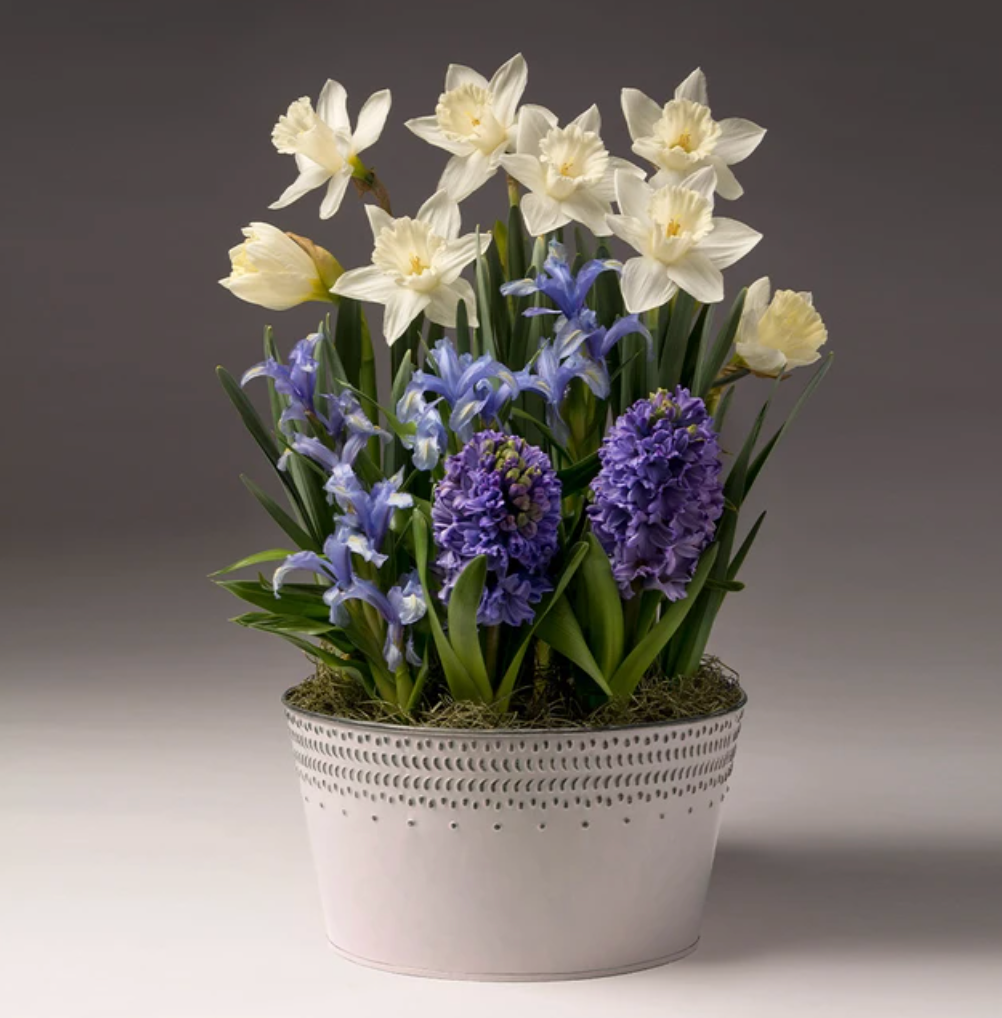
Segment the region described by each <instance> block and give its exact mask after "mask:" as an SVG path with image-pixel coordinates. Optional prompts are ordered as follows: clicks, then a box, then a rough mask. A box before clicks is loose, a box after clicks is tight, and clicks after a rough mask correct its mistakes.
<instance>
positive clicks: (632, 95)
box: [620, 88, 661, 141]
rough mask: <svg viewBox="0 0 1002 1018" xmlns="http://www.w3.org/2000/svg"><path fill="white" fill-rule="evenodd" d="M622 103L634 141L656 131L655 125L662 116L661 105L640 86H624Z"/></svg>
mask: <svg viewBox="0 0 1002 1018" xmlns="http://www.w3.org/2000/svg"><path fill="white" fill-rule="evenodd" d="M620 103H621V105H622V107H623V116H624V118H625V119H626V127H627V130H629V132H630V138H631V139H632V140H633V141H636V140H637V139H638V138H643V137H647V136H649V135H651V134H652V133H653V132H654V125H655V124H656V123H657V122H658V120H659V119H660V118H661V107H660V106H658V104H657V103H656V102H655V101H654V100H653V99H652V98H651V97H650V96H649V95H645V94H644V93H643V92H641V91H640V89H639V88H624V89H623V91H622V94H621V95H620Z"/></svg>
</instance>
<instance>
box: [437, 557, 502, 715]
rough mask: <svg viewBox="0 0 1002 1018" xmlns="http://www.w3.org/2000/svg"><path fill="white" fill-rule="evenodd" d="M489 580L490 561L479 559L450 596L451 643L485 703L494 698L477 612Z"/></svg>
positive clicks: (463, 572) (464, 571) (459, 580)
mask: <svg viewBox="0 0 1002 1018" xmlns="http://www.w3.org/2000/svg"><path fill="white" fill-rule="evenodd" d="M486 579H487V557H486V556H485V555H478V556H477V557H476V558H475V559H473V560H472V561H471V562H470V563H469V564H468V565H467V566H466V567H465V568H464V569H463V571H462V572H461V573H460V574H459V579H457V580H456V583H455V585H454V586H453V588H452V592H451V593H450V594H449V608H448V618H449V642H450V643H451V644H452V648H453V650H455V652H456V657H458V658H459V660H460V661H461V662H462V663H463V667H464V668H465V669H466V671H467V673H468V674H469V676H470V678H471V679H473V681H474V682H475V683H476V684H477V686H479V687H480V693H481V696H482V697H483V699H484V700H486V701H488V702H489V701H490V700H491V699H492V698H493V696H494V691H493V689H492V688H491V680H490V677H489V676H488V675H487V665H486V664H485V663H484V655H483V652H482V651H481V649H480V634H479V632H478V630H477V612H478V611H479V610H480V599H481V598H482V597H483V594H484V581H485V580H486Z"/></svg>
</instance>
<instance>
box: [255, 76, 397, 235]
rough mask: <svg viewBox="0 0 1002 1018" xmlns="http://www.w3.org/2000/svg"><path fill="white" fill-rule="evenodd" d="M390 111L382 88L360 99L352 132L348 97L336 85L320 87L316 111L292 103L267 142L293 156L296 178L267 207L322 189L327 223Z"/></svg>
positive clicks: (301, 102) (281, 205)
mask: <svg viewBox="0 0 1002 1018" xmlns="http://www.w3.org/2000/svg"><path fill="white" fill-rule="evenodd" d="M389 112H390V93H389V90H388V89H385V88H384V89H383V90H382V91H380V92H375V93H374V94H373V95H370V96H369V98H368V99H366V100H365V104H364V105H363V106H362V108H361V110H359V113H358V124H357V126H356V128H355V130H354V131H352V129H351V121H349V119H348V94H347V93H346V92H345V90H344V88H343V87H342V86H341V85H340V84H338V82H336V81H328V82H327V84H326V85H324V87H323V90H322V91H321V93H320V98H319V99H318V100H317V108H316V109H315V110H314V109H313V104H312V103H311V102H310V100H309V99H308V98H305V97H304V98H302V99H297V100H296V101H295V102H294V103H293V104H292V105H291V106H290V107H289V109H288V112H287V113H286V114H285V116H282V117H279V118H278V123H277V124H276V125H275V128H274V130H273V131H272V132H271V140H272V142H273V143H274V145H275V148H276V149H278V151H279V152H282V153H284V154H286V155H294V156H295V157H296V165H297V166H298V167H299V176H298V177H297V178H296V180H295V181H294V182H293V183H292V184H290V185H289V187H287V188H286V189H285V191H283V192H282V196H281V197H280V198H279V199H278V201H276V202H274V203H273V204H272V205H271V206H270V208H273V209H282V208H285V206H286V205H291V204H292V203H293V202H294V201H296V200H297V199H299V198H302V196H303V195H304V194H306V193H307V192H308V191H312V190H314V188H317V187H322V186H323V185H324V184H326V185H327V193H326V194H325V195H324V200H323V202H322V203H321V205H320V218H321V219H330V217H331V216H332V215H334V213H335V212H337V210H338V209H339V208H340V207H341V201H342V199H343V198H344V192H345V190H346V189H347V187H348V181H349V180H351V178H352V176H353V174H355V172H356V171H357V170H360V169H361V168H362V167H361V163H360V162H359V159H358V156H359V154H360V153H361V152H364V151H365V150H366V149H367V148H369V147H370V146H372V145H375V143H376V142H377V141H378V140H379V136H380V135H381V134H382V133H383V125H384V124H385V123H386V117H387V114H388V113H389Z"/></svg>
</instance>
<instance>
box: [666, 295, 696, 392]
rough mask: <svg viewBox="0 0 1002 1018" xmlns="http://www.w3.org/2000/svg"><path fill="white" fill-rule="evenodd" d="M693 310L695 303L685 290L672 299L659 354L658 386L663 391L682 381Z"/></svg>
mask: <svg viewBox="0 0 1002 1018" xmlns="http://www.w3.org/2000/svg"><path fill="white" fill-rule="evenodd" d="M695 308H696V301H695V300H693V298H692V297H691V296H690V295H689V294H687V293H686V292H685V290H679V292H678V293H677V294H675V296H674V297H673V298H672V302H671V316H670V318H669V320H668V328H667V330H666V331H665V333H664V336H663V338H662V346H661V350H660V353H659V372H658V384H659V385H660V386H661V387H662V388H663V389H668V390H669V391H670V390H672V389H674V388H675V386H676V385H678V383H679V382H680V381H681V379H682V365H683V364H684V363H685V353H686V349H687V348H688V345H689V335H690V333H691V331H692V315H693V312H694V311H695Z"/></svg>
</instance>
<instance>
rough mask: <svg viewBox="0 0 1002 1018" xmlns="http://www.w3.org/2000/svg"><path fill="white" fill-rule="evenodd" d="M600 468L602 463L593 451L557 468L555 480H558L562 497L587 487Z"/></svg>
mask: <svg viewBox="0 0 1002 1018" xmlns="http://www.w3.org/2000/svg"><path fill="white" fill-rule="evenodd" d="M601 468H602V463H601V461H600V460H599V458H598V453H597V452H593V453H591V455H589V456H585V458H584V459H581V460H578V461H577V463H572V464H571V465H570V466H569V467H565V468H564V469H563V470H558V471H557V480H559V481H560V485H561V490H562V492H563V495H564V497H566V496H567V495H573V494H575V492H578V491H582V490H583V489H585V488H587V487H588V485H589V484H591V482H592V481H593V480H594V478H595V475H596V474H597V473H598V472H599V470H600V469H601Z"/></svg>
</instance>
